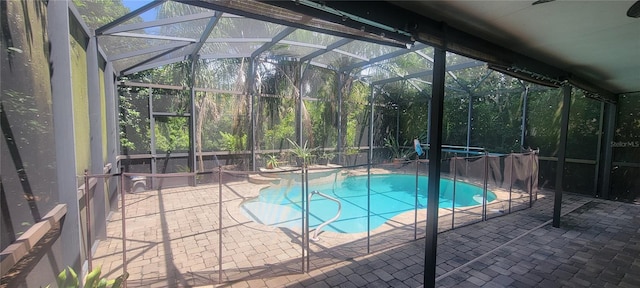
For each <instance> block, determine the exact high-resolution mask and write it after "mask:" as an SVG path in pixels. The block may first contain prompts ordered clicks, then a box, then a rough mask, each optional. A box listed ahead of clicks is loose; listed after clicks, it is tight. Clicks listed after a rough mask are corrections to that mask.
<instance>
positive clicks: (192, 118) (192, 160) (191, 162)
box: [165, 55, 198, 186]
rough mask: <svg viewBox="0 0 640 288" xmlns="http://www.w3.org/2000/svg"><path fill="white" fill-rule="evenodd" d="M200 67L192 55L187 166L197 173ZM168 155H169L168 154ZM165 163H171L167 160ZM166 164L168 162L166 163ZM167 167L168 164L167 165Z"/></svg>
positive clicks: (196, 57) (194, 180) (193, 180)
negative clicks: (197, 85)
mask: <svg viewBox="0 0 640 288" xmlns="http://www.w3.org/2000/svg"><path fill="white" fill-rule="evenodd" d="M197 65H198V56H197V55H192V57H191V81H189V82H190V83H189V90H190V92H191V93H190V96H191V97H190V98H189V107H190V108H189V110H191V111H190V113H189V159H188V160H187V163H188V164H187V165H188V166H189V171H191V172H196V171H197V170H198V169H197V166H198V165H196V163H198V162H197V160H196V133H197V131H196V127H197V126H196V89H195V88H194V86H195V85H196V66H197ZM167 155H168V154H167ZM165 161H169V159H166V160H165ZM165 163H166V162H165ZM165 165H166V164H165ZM189 185H191V186H196V185H197V181H196V176H193V177H189Z"/></svg>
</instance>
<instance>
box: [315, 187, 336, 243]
mask: <svg viewBox="0 0 640 288" xmlns="http://www.w3.org/2000/svg"><path fill="white" fill-rule="evenodd" d="M316 194H318V195H320V196H322V197H324V198H327V199H329V200H331V201H333V202H336V203H338V213H336V216H333V218H331V219H329V220H327V221H324V222H322V224H320V225H318V227H316V229H315V230H314V231H313V236H311V240H313V241H318V240H320V238H318V233H320V230H322V228H324V226H327V225H329V224H331V223H332V222H333V221H336V220H338V218H340V213H342V204H341V203H340V200H338V199H336V198H333V197H331V196H329V195H327V194H324V193H322V192H320V191H317V190H314V191H312V192H311V193H310V194H309V203H311V197H313V195H316Z"/></svg>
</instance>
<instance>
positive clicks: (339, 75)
mask: <svg viewBox="0 0 640 288" xmlns="http://www.w3.org/2000/svg"><path fill="white" fill-rule="evenodd" d="M336 78H337V82H338V88H337V91H336V94H338V141H337V142H338V143H337V144H336V155H338V163H339V164H340V165H342V164H343V163H342V161H340V159H342V158H343V157H342V83H343V78H344V73H342V72H340V71H338V72H336Z"/></svg>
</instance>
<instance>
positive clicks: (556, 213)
mask: <svg viewBox="0 0 640 288" xmlns="http://www.w3.org/2000/svg"><path fill="white" fill-rule="evenodd" d="M570 107H571V85H564V86H562V114H561V122H560V123H561V124H560V145H559V146H558V163H557V166H556V191H555V196H554V205H553V227H555V228H559V227H560V210H561V208H562V180H563V179H562V177H563V175H564V160H565V157H566V151H567V134H568V132H569V108H570Z"/></svg>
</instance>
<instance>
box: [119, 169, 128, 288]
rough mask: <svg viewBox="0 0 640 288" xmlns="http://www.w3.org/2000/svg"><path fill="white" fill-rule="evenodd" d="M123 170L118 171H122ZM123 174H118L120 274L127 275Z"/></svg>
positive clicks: (125, 287) (125, 281) (125, 282)
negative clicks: (120, 236)
mask: <svg viewBox="0 0 640 288" xmlns="http://www.w3.org/2000/svg"><path fill="white" fill-rule="evenodd" d="M123 170H124V169H120V171H123ZM124 177H125V175H124V172H122V173H120V201H121V202H120V211H121V213H122V215H121V217H120V218H121V222H122V223H121V224H120V225H121V226H122V274H124V273H127V213H126V207H127V206H126V203H125V197H124V196H125V191H124ZM123 287H124V288H127V279H126V278H125V279H124V283H123Z"/></svg>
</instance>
